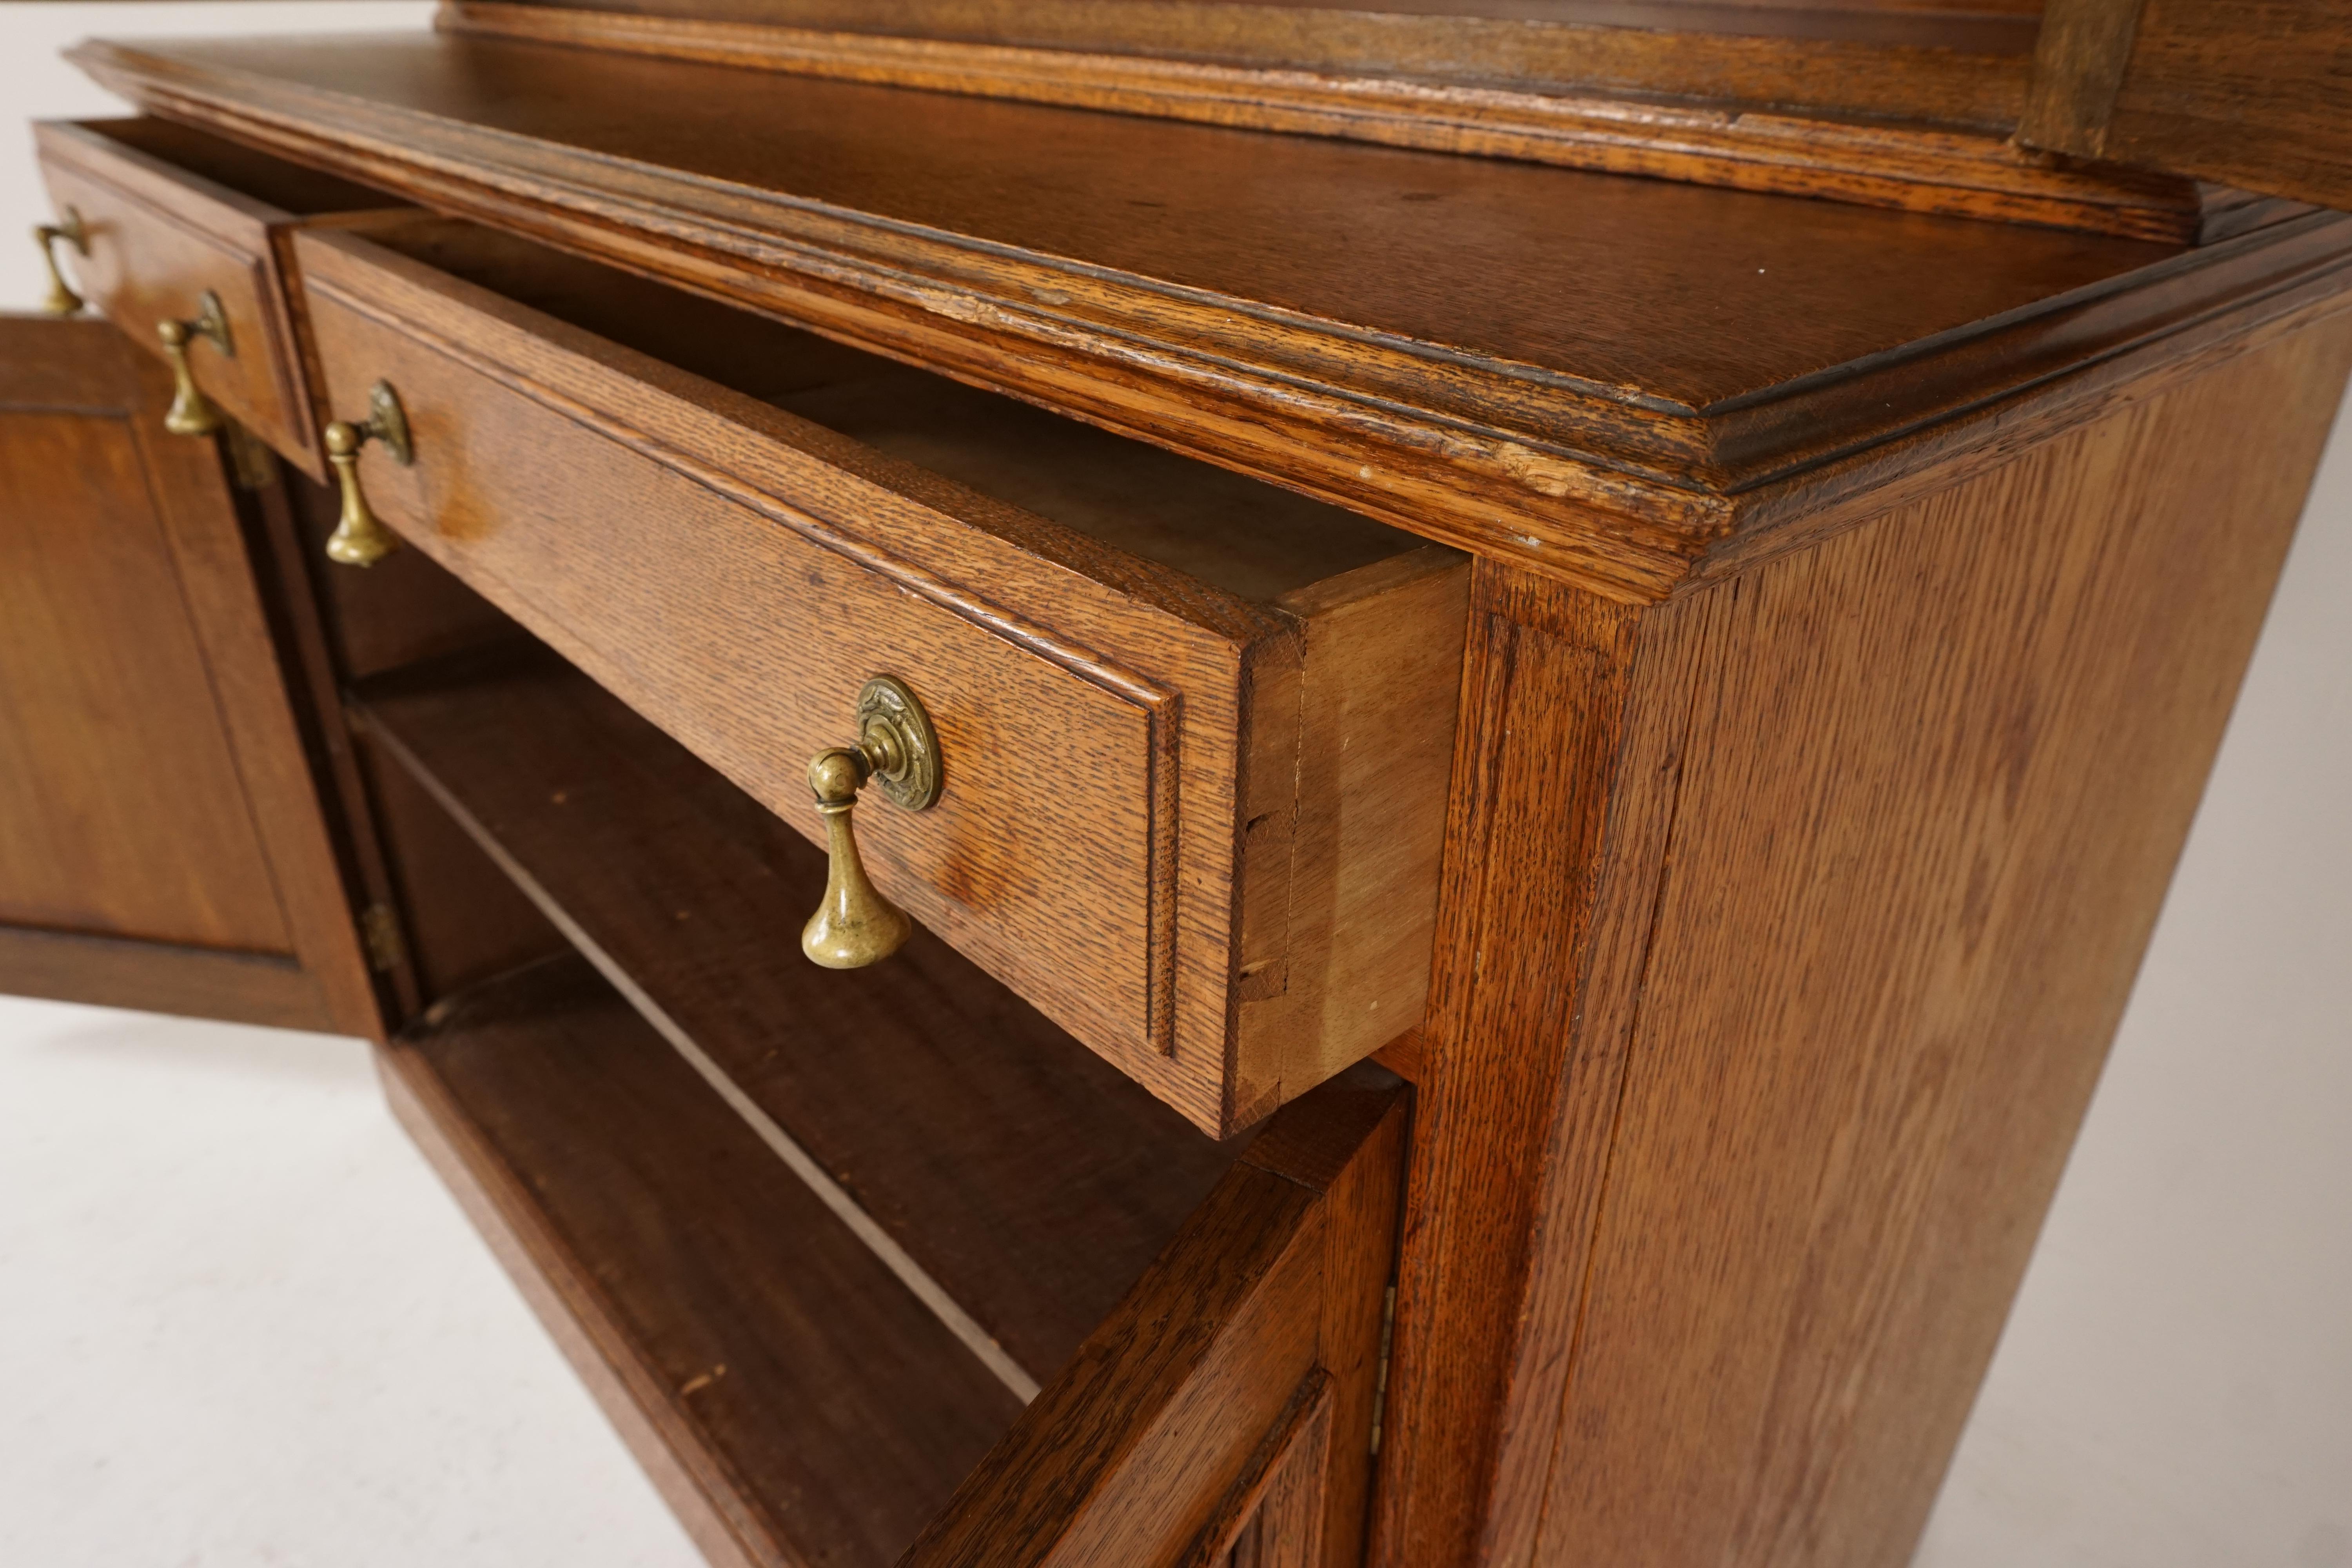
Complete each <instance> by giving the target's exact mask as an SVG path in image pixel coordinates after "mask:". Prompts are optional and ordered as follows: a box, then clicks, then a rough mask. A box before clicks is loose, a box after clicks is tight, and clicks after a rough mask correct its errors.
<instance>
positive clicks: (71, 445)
mask: <svg viewBox="0 0 2352 1568" xmlns="http://www.w3.org/2000/svg"><path fill="white" fill-rule="evenodd" d="M170 385H171V384H170V378H169V376H168V375H167V374H165V373H164V372H163V368H162V367H161V366H159V365H154V364H152V363H148V362H147V361H146V359H145V358H144V356H142V355H139V354H136V353H132V352H131V349H130V347H129V345H128V344H126V343H125V342H123V341H122V339H121V335H120V333H119V332H117V331H116V330H115V329H114V328H112V327H110V326H109V325H107V324H106V323H104V322H102V321H94V320H82V321H57V320H52V319H47V318H29V317H19V316H0V991H7V992H16V993H20V994H28V995H39V996H53V997H61V998H66V999H69V1000H74V1001H87V1002H99V1003H107V1004H112V1005H121V1006H130V1007H143V1008H152V1009H154V1010H157V1011H161V1012H173V1013H185V1014H194V1015H198V1016H209V1017H219V1018H234V1019H242V1020H247V1021H250V1022H255V1023H264V1024H276V1025H283V1026H292V1027H300V1028H312V1029H333V1030H339V1031H341V1032H344V1033H350V1034H373V1033H376V1032H377V1031H378V1029H379V1028H380V1025H379V1024H378V1022H377V1015H376V1009H375V1002H374V998H373V991H372V988H371V986H370V984H369V979H368V970H367V965H366V963H365V960H364V958H363V956H362V947H361V943H360V941H359V938H358V935H357V932H356V929H355V925H354V921H353V920H352V910H351V905H350V903H349V901H348V900H347V899H346V898H345V896H344V892H343V884H342V879H341V876H340V874H339V873H338V870H337V866H336V860H335V855H334V850H333V847H332V842H331V838H330V837H329V832H328V827H327V824H326V820H325V816H324V815H323V812H322V810H321V807H320V798H319V795H318V792H317V790H316V787H315V785H314V784H313V780H312V774H311V771H310V764H309V762H308V760H307V757H306V754H305V752H304V747H303V742H302V737H301V732H300V729H299V724H298V722H297V720H296V714H295V708H294V704H293V700H292V699H291V698H290V697H289V691H288V687H287V682H286V680H285V679H284V676H283V675H282V673H281V671H280V668H279V666H278V657H277V654H276V651H275V648H274V646H273V642H272V638H271V637H270V633H269V628H268V620H267V616H266V613H265V609H264V601H263V598H262V595H261V594H260V592H259V591H258V589H257V586H256V577H255V569H254V563H253V558H252V556H251V555H250V554H249V552H248V549H247V536H246V532H245V530H244V528H243V526H242V525H241V523H240V521H239V515H238V510H237V505H236V498H235V495H234V493H233V491H232V489H231V486H230V482H229V479H228V478H227V476H226V474H225V472H224V470H223V463H222V455H221V449H220V448H219V447H216V446H215V443H214V442H213V441H211V440H209V439H191V438H188V437H175V436H172V435H168V434H166V433H165V431H164V429H163V408H164V406H165V405H166V404H167V403H168V402H169V398H170Z"/></svg>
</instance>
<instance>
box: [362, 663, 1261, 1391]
mask: <svg viewBox="0 0 2352 1568" xmlns="http://www.w3.org/2000/svg"><path fill="white" fill-rule="evenodd" d="M360 713H361V715H362V723H363V725H364V727H365V729H366V731H367V732H368V734H369V737H370V739H371V741H372V742H373V743H376V744H379V745H382V746H383V747H384V748H385V749H386V750H388V751H389V752H391V753H392V754H394V756H396V757H397V758H398V759H399V761H400V763H402V765H403V766H404V767H405V768H406V769H408V770H409V771H410V772H411V773H413V774H414V775H415V777H416V778H417V779H418V780H419V781H420V782H421V783H423V784H425V786H426V787H427V788H428V789H429V790H431V791H432V792H433V794H434V795H435V797H436V800H437V801H438V803H439V804H440V805H441V806H442V807H443V809H445V810H447V811H449V812H451V813H452V814H453V815H455V816H457V820H458V821H459V822H460V823H462V824H463V825H464V826H465V827H466V828H467V831H468V832H469V833H471V834H472V835H474V836H475V837H476V839H477V841H478V843H480V844H481V846H482V847H483V848H484V849H485V850H486V851H488V853H490V854H492V855H494V856H496V857H497V858H499V860H500V862H501V863H502V865H503V866H504V867H505V868H506V869H507V871H508V872H509V875H510V876H512V877H514V878H515V879H517V880H518V882H519V883H520V885H521V886H522V887H523V888H524V889H526V890H527V891H528V892H529V893H530V896H531V897H532V898H533V899H534V900H536V901H538V903H539V904H540V906H541V909H542V910H545V911H546V913H547V914H548V915H549V917H550V918H551V919H552V920H554V921H557V922H558V923H559V924H560V925H562V927H563V928H564V929H565V931H567V933H568V934H569V935H570V936H571V937H572V940H573V941H574V942H576V943H578V944H579V945H580V946H581V948H582V950H583V952H586V953H587V954H588V956H589V957H590V958H591V959H592V960H593V961H594V962H595V963H597V965H598V966H599V968H600V969H602V970H603V971H604V973H605V974H606V976H607V977H608V978H609V979H610V980H611V981H612V982H613V983H614V984H615V986H616V987H617V988H618V989H620V990H621V991H622V993H623V994H625V995H627V996H628V997H629V998H630V1000H631V1001H632V1003H633V1004H634V1005H635V1006H636V1007H637V1008H638V1009H639V1011H640V1012H642V1013H644V1014H645V1015H646V1017H647V1019H648V1021H650V1022H652V1023H653V1024H654V1025H655V1026H656V1028H658V1029H660V1030H661V1032H662V1033H663V1035H664V1036H665V1037H667V1038H669V1039H670V1040H671V1041H672V1043H673V1044H675V1045H677V1047H679V1048H680V1049H681V1050H682V1051H685V1052H687V1053H688V1054H689V1058H690V1059H694V1058H698V1059H699V1062H700V1063H701V1064H703V1065H704V1066H705V1070H706V1073H707V1074H708V1073H715V1074H716V1075H717V1076H719V1078H720V1079H724V1080H725V1081H726V1082H727V1083H728V1084H730V1085H731V1086H732V1087H733V1088H734V1089H735V1091H736V1092H737V1093H738V1094H740V1095H741V1096H744V1097H746V1098H748V1099H749V1100H751V1103H752V1104H753V1105H755V1106H756V1107H757V1108H758V1109H759V1110H760V1111H761V1113H762V1114H763V1115H765V1116H766V1117H767V1118H768V1119H769V1120H770V1121H772V1123H773V1124H774V1125H775V1126H776V1127H777V1128H779V1129H780V1130H781V1131H782V1132H783V1134H784V1135H786V1136H787V1137H789V1138H790V1139H791V1140H792V1141H793V1142H794V1143H795V1144H797V1145H798V1147H799V1148H800V1149H801V1150H803V1151H804V1152H805V1154H806V1156H807V1157H808V1158H809V1159H810V1160H811V1161H813V1162H814V1164H815V1165H816V1167H817V1168H818V1169H820V1170H821V1171H822V1172H823V1173H824V1175H825V1176H826V1177H827V1178H828V1179H829V1180H831V1181H832V1182H834V1183H835V1184H838V1186H839V1187H840V1189H841V1190H842V1192H843V1193H844V1194H845V1196H846V1197H847V1198H848V1199H849V1200H850V1201H852V1202H853V1203H854V1204H855V1205H856V1207H857V1208H858V1210H859V1211H860V1212H861V1213H862V1214H863V1215H866V1216H868V1217H869V1218H870V1220H871V1221H872V1222H873V1223H875V1224H877V1225H878V1226H880V1228H881V1229H882V1230H883V1231H884V1232H885V1233H886V1234H887V1236H888V1237H890V1238H891V1239H892V1240H893V1242H894V1243H895V1244H896V1245H898V1247H902V1248H903V1249H904V1250H905V1251H906V1253H908V1255H909V1256H910V1257H911V1258H912V1259H913V1261H914V1262H915V1263H916V1264H917V1265H919V1267H920V1268H922V1269H923V1270H924V1271H925V1272H926V1273H927V1274H928V1275H929V1277H930V1279H932V1280H933V1281H935V1282H936V1285H937V1286H938V1287H939V1288H940V1289H944V1291H945V1292H946V1293H947V1295H948V1296H949V1297H950V1299H952V1300H953V1301H954V1302H955V1303H956V1305H957V1306H958V1307H959V1308H961V1310H963V1311H964V1312H966V1313H968V1314H969V1315H970V1316H971V1318H972V1319H974V1320H976V1321H977V1322H978V1324H979V1326H980V1327H981V1328H982V1330H983V1331H986V1332H987V1333H989V1334H990V1335H992V1336H993V1338H994V1339H995V1341H996V1342H997V1343H998V1344H1000V1345H1001V1346H1002V1347H1003V1350H1004V1351H1005V1352H1009V1353H1010V1354H1011V1355H1012V1356H1013V1358H1014V1359H1015V1360H1016V1361H1017V1362H1018V1363H1020V1364H1021V1365H1022V1366H1023V1367H1024V1368H1026V1369H1028V1370H1029V1372H1030V1373H1031V1374H1032V1376H1033V1377H1034V1379H1035V1380H1036V1381H1039V1382H1043V1381H1045V1380H1046V1379H1049V1378H1051V1377H1052V1376H1053V1374H1054V1373H1055V1372H1057V1371H1058V1370H1059V1369H1060V1368H1061V1366H1062V1364H1063V1363H1065V1362H1066V1361H1067V1360H1068V1359H1069V1357H1070V1355H1071V1353H1072V1352H1074V1351H1076V1349H1077V1346H1078V1343H1079V1342H1080V1341H1082V1340H1083V1339H1085V1338H1086V1336H1087V1334H1088V1333H1089V1332H1091V1331H1093V1330H1094V1328H1095V1326H1096V1325H1097V1323H1099V1322H1100V1321H1102V1320H1103V1318H1104V1317H1105V1316H1106V1315H1108V1312H1109V1311H1110V1310H1111V1309H1112V1308H1113V1307H1114V1306H1116V1305H1117V1304H1118V1300H1119V1299H1120V1298H1121V1297H1122V1296H1124V1295H1125V1294H1126V1292H1127V1289H1128V1288H1129V1286H1130V1285H1132V1284H1134V1282H1135V1280H1136V1279H1137V1278H1138V1277H1139V1275H1140V1274H1141V1273H1142V1272H1143V1270H1144V1268H1145V1267H1146V1266H1147V1265H1148V1264H1150V1261H1151V1260H1152V1258H1155V1257H1157V1256H1158V1255H1159V1253H1160V1248H1161V1247H1164V1246H1165V1245H1166V1244H1167V1242H1168V1239H1169V1237H1171V1236H1173V1235H1174V1234H1175V1233H1176V1230H1177V1228H1178V1227H1179V1226H1181V1224H1182V1223H1183V1221H1184V1219H1185V1217H1186V1216H1187V1215H1190V1214H1191V1213H1192V1210H1193V1208H1194V1207H1195V1206H1197V1205H1199V1203H1200V1202H1201V1200H1202V1198H1203V1197H1205V1196H1206V1195H1207V1194H1208V1192H1209V1189H1210V1188H1211V1187H1212V1186H1213V1185H1214V1184H1215V1183H1216V1181H1217V1178H1218V1177H1219V1176H1220V1175H1221V1174H1222V1173H1223V1172H1224V1170H1225V1169H1226V1167H1227V1166H1228V1165H1230V1164H1231V1163H1232V1162H1233V1159H1234V1154H1235V1153H1236V1152H1237V1151H1236V1150H1234V1149H1232V1148H1220V1147H1219V1146H1218V1145H1216V1144H1213V1143H1212V1142H1209V1141H1208V1140H1207V1139H1205V1138H1203V1137H1202V1136H1201V1135H1200V1134H1199V1133H1198V1132H1196V1131H1193V1130H1192V1128H1191V1127H1190V1126H1189V1125H1187V1124H1186V1123H1185V1122H1184V1121H1182V1119H1181V1118H1180V1117H1178V1116H1177V1115H1176V1114H1175V1113H1174V1112H1173V1111H1171V1110H1168V1109H1167V1108H1166V1107H1164V1106H1162V1105H1160V1103H1159V1102H1158V1101H1156V1100H1153V1099H1151V1097H1150V1095H1148V1094H1146V1093H1145V1092H1144V1091H1143V1090H1141V1089H1138V1088H1137V1087H1136V1086H1135V1085H1133V1084H1131V1083H1129V1081H1128V1080H1127V1079H1125V1078H1123V1077H1122V1076H1120V1074H1119V1073H1118V1071H1117V1070H1116V1069H1114V1068H1111V1067H1110V1066H1109V1065H1108V1064H1107V1063H1105V1062H1103V1061H1101V1060H1100V1059H1099V1058H1097V1057H1096V1056H1095V1055H1094V1054H1093V1053H1092V1052H1090V1051H1088V1050H1087V1049H1086V1047H1083V1046H1081V1045H1079V1044H1078V1042H1076V1040H1073V1039H1071V1038H1070V1037H1068V1036H1067V1035H1066V1034H1064V1033H1062V1031H1060V1030H1058V1029H1056V1028H1055V1027H1054V1026H1052V1025H1050V1024H1048V1023H1047V1022H1046V1021H1045V1019H1044V1018H1042V1017H1041V1016H1038V1015H1037V1013H1036V1012H1035V1011H1034V1009H1033V1008H1031V1007H1029V1006H1027V1005H1024V1004H1023V1003H1022V1002H1021V1001H1020V1000H1019V999H1018V998H1017V997H1014V996H1013V995H1012V994H1010V993H1008V992H1006V991H1005V990H1004V989H1003V987H1001V986H998V985H996V984H994V983H993V982H992V981H990V980H988V979H987V977H986V976H984V975H982V973H980V972H979V971H977V970H976V969H974V968H973V967H972V966H971V964H969V963H965V962H964V961H963V960H961V959H960V958H958V957H957V956H956V955H955V953H954V952H952V951H951V950H950V949H949V948H948V947H947V946H946V944H945V943H943V942H940V941H939V940H938V939H936V938H934V937H932V936H930V935H929V933H927V932H918V933H917V935H916V937H915V939H914V941H913V942H912V943H911V944H910V945H909V946H908V949H907V950H906V951H905V952H901V953H900V954H898V956H897V957H895V958H893V959H892V960H891V961H890V962H889V963H887V964H885V965H881V966H877V967H876V968H873V969H868V970H857V971H852V972H848V973H833V972H829V971H824V970H818V969H815V968H814V967H812V966H811V965H809V964H808V963H806V962H805V961H803V959H802V957H801V956H800V953H799V951H798V948H797V946H796V944H795V942H794V937H795V935H796V933H797V931H798V930H799V926H800V923H801V922H802V921H803V920H805V919H806V918H807V915H808V911H809V910H811V909H812V908H814V905H815V903H816V900H817V899H818V896H819V894H820V893H821V892H822V891H823V889H824V876H825V872H824V856H823V855H822V854H821V853H820V852H818V851H817V849H816V848H815V847H814V846H812V845H810V844H808V843H807V842H806V841H805V840H803V838H802V837H800V836H799V835H798V834H796V833H794V832H793V831H792V830H791V829H790V828H789V827H787V826H784V825H783V824H782V823H781V822H779V821H777V820H776V818H775V817H774V816H772V815H771V814H770V813H768V812H767V811H765V810H764V809H762V808H761V806H760V805H759V804H758V803H757V802H755V801H753V800H751V798H750V797H749V796H747V795H743V794H742V792H741V791H740V790H738V789H736V788H735V787H734V786H733V785H732V784H729V783H727V781H726V780H724V779H723V778H721V777H719V775H718V774H717V773H713V772H712V771H711V770H710V769H709V768H708V767H706V766H705V765H703V764H702V763H699V762H698V761H696V760H695V759H694V757H693V756H692V755H691V754H690V753H688V752H687V751H686V750H685V749H684V748H682V747H680V746H679V745H677V742H673V741H671V740H669V739H668V738H667V736H665V735H663V734H662V733H661V732H660V731H657V730H656V729H655V728H654V727H653V726H652V725H651V724H649V723H647V722H646V721H644V720H642V719H639V718H638V717H636V715H635V714H634V713H631V712H630V711H629V710H627V709H626V708H625V706H623V705H622V703H621V702H620V700H618V699H616V698H614V697H612V696H611V695H609V694H608V693H606V692H604V690H602V689H600V688H598V687H597V686H596V685H595V684H594V683H593V682H592V681H590V680H589V679H587V678H586V677H585V676H583V675H581V674H579V673H578V672H577V671H575V670H572V669H571V668H569V667H567V666H564V665H562V663H561V661H559V660H556V659H554V658H552V657H551V656H550V655H547V654H544V653H540V654H536V655H526V656H524V657H521V658H496V659H492V660H483V661H475V662H469V663H466V664H461V665H452V666H445V667H443V668H438V669H434V670H420V671H417V672H415V674H413V675H410V676H407V677H403V678H394V679H386V680H380V681H378V682H376V683H374V684H373V685H372V686H370V687H368V688H367V689H365V691H364V693H363V697H362V707H361V709H360Z"/></svg>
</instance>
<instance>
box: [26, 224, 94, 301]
mask: <svg viewBox="0 0 2352 1568" xmlns="http://www.w3.org/2000/svg"><path fill="white" fill-rule="evenodd" d="M61 239H62V240H64V241H65V242H66V243H67V244H68V245H70V246H72V247H74V250H75V251H76V252H77V253H78V254H79V255H82V256H88V255H89V229H87V228H84V227H83V226H82V221H81V214H79V213H78V212H76V211H74V210H73V208H71V207H68V208H66V209H65V216H64V217H63V218H61V219H59V220H58V222H56V223H42V224H35V225H34V226H33V243H34V244H36V245H37V246H39V247H41V259H42V261H43V262H45V263H47V266H48V268H49V292H48V294H47V297H46V298H44V299H43V300H41V309H42V310H47V312H48V313H49V314H50V315H52V316H70V315H72V314H73V313H74V312H75V311H76V310H80V309H81V306H82V299H81V296H80V295H79V294H77V293H75V292H74V291H73V290H72V289H70V288H68V287H67V285H66V275H65V274H64V273H63V272H60V271H58V241H59V240H61Z"/></svg>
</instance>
